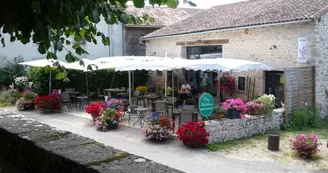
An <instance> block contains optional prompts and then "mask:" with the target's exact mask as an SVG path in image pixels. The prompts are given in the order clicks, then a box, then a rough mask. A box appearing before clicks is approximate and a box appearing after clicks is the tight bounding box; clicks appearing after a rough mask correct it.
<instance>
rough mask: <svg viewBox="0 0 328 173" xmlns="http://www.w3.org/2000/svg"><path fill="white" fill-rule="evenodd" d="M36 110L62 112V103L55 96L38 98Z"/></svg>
mask: <svg viewBox="0 0 328 173" xmlns="http://www.w3.org/2000/svg"><path fill="white" fill-rule="evenodd" d="M35 104H36V109H39V110H41V111H44V110H50V111H55V110H60V102H59V99H58V98H57V97H56V96H55V95H48V96H38V97H37V98H36V99H35Z"/></svg>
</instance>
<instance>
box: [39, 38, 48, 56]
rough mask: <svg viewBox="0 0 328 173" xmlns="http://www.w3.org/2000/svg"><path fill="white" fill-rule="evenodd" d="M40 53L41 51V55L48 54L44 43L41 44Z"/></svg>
mask: <svg viewBox="0 0 328 173" xmlns="http://www.w3.org/2000/svg"><path fill="white" fill-rule="evenodd" d="M38 51H39V53H40V54H45V53H46V51H47V49H46V46H45V44H44V42H43V41H42V42H40V44H39V47H38Z"/></svg>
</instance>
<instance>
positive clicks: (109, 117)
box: [95, 108, 122, 131]
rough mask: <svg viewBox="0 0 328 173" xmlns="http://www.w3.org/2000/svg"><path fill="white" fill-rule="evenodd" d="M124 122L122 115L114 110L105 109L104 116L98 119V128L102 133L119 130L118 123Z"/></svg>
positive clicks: (96, 123)
mask: <svg viewBox="0 0 328 173" xmlns="http://www.w3.org/2000/svg"><path fill="white" fill-rule="evenodd" d="M120 121H122V113H120V112H118V111H116V110H114V109H109V108H107V109H104V110H103V111H102V115H101V116H99V117H97V118H96V122H95V125H96V128H97V130H100V131H107V130H113V129H117V128H118V123H119V122H120Z"/></svg>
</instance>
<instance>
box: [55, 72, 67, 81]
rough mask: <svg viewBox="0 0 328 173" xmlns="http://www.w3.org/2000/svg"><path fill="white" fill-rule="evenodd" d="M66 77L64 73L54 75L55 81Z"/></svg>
mask: <svg viewBox="0 0 328 173" xmlns="http://www.w3.org/2000/svg"><path fill="white" fill-rule="evenodd" d="M65 77H66V74H65V73H64V72H58V73H57V74H56V79H57V80H62V79H64V78H65Z"/></svg>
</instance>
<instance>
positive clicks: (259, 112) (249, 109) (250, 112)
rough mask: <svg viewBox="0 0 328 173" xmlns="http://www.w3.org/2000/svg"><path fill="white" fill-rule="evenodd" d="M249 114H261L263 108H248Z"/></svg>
mask: <svg viewBox="0 0 328 173" xmlns="http://www.w3.org/2000/svg"><path fill="white" fill-rule="evenodd" d="M247 114H249V115H261V114H263V109H259V108H248V109H247Z"/></svg>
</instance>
